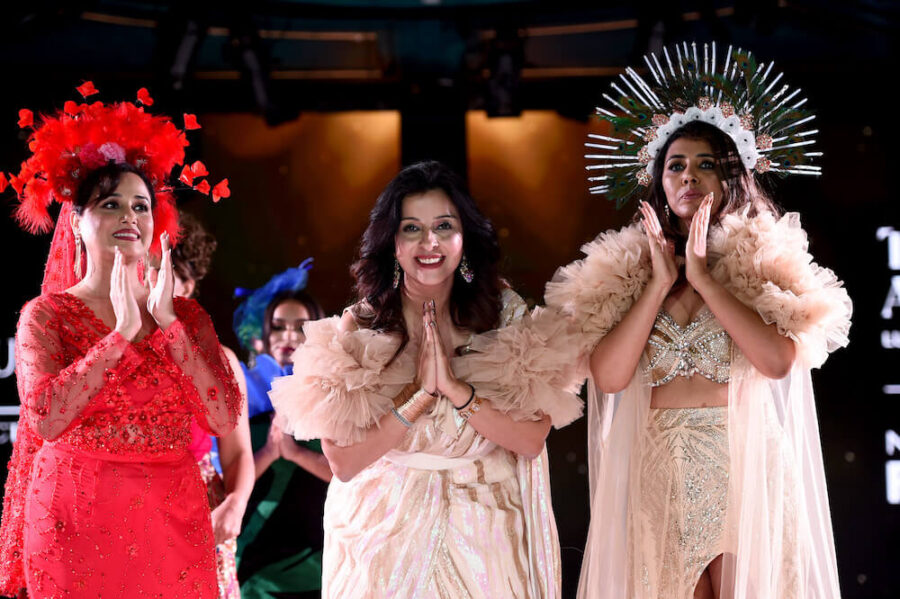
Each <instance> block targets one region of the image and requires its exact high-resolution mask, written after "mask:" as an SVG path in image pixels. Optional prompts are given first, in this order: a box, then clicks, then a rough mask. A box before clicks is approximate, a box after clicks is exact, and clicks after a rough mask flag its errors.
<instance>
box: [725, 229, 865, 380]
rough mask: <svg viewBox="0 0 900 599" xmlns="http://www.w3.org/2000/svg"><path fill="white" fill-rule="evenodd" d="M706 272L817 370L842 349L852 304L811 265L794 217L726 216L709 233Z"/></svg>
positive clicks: (829, 275)
mask: <svg viewBox="0 0 900 599" xmlns="http://www.w3.org/2000/svg"><path fill="white" fill-rule="evenodd" d="M709 247H710V256H711V261H712V262H714V264H713V266H712V268H711V269H710V273H711V274H712V276H713V277H714V278H715V279H716V280H718V281H719V282H721V283H722V284H723V285H724V286H725V287H727V288H728V289H729V291H731V292H732V293H733V294H734V295H735V296H736V297H737V298H738V299H739V300H741V301H742V302H743V303H744V304H746V305H748V306H750V307H752V308H753V309H754V310H756V311H757V312H758V313H759V315H760V316H761V317H762V319H763V320H764V321H765V322H766V323H767V324H773V323H774V324H775V325H776V326H777V327H778V332H779V333H781V334H782V335H785V336H787V337H790V338H791V339H793V340H794V341H795V342H796V344H797V350H798V351H797V357H798V359H799V360H800V363H801V364H803V365H805V366H807V367H812V368H817V367H819V366H821V365H822V363H823V362H825V359H826V358H827V357H828V353H829V352H832V351H834V350H835V349H837V348H838V347H843V346H846V345H847V342H848V337H847V335H848V333H849V330H850V316H851V315H852V313H853V304H852V302H851V301H850V297H849V296H848V295H847V290H846V289H844V287H843V283H842V282H841V281H840V280H839V279H838V278H837V277H836V276H835V274H834V273H833V272H832V271H831V270H829V269H827V268H824V267H822V266H819V265H818V264H816V263H815V262H813V258H812V256H811V255H810V253H809V251H808V248H809V242H808V240H807V236H806V232H805V231H804V230H803V229H802V228H801V226H800V215H799V214H797V213H795V212H791V213H787V214H785V215H784V216H782V217H781V218H776V217H775V216H774V215H772V214H769V213H763V214H760V215H758V216H755V217H748V216H746V214H730V215H727V216H725V217H724V218H723V219H722V222H721V226H720V227H716V228H715V229H713V230H712V231H711V233H710V242H709Z"/></svg>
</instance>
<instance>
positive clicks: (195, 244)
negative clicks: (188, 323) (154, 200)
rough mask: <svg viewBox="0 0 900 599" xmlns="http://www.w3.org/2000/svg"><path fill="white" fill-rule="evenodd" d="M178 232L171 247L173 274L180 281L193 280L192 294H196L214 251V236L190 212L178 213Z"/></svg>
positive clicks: (215, 244) (207, 270) (215, 243)
mask: <svg viewBox="0 0 900 599" xmlns="http://www.w3.org/2000/svg"><path fill="white" fill-rule="evenodd" d="M178 224H179V227H180V234H179V237H178V245H176V246H175V247H174V248H172V266H173V267H174V269H175V275H176V276H177V277H178V278H179V279H181V280H182V281H190V280H193V281H194V283H195V284H194V291H193V293H192V294H191V295H192V296H195V295H197V290H198V287H199V286H200V281H201V280H203V277H205V276H206V273H208V272H209V266H210V264H212V257H213V253H214V252H215V251H216V246H217V245H218V244H217V242H216V238H215V237H214V236H213V235H212V233H210V232H208V231H207V230H206V229H205V228H204V227H203V224H202V223H201V222H200V221H199V220H197V218H196V217H194V216H193V215H191V214H188V213H187V212H180V213H179V214H178Z"/></svg>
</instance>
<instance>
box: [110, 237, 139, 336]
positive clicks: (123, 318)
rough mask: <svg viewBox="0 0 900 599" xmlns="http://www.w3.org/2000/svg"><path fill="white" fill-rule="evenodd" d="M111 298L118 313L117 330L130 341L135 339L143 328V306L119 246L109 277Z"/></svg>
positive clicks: (116, 313)
mask: <svg viewBox="0 0 900 599" xmlns="http://www.w3.org/2000/svg"><path fill="white" fill-rule="evenodd" d="M109 300H110V302H111V303H112V308H113V314H115V315H116V327H115V331H116V332H118V333H119V334H120V335H122V337H124V338H125V339H127V340H128V341H133V340H134V338H135V337H136V336H137V334H138V332H139V331H140V330H141V308H140V306H139V305H138V302H137V299H136V298H135V297H134V290H133V289H132V288H131V285H130V284H129V282H128V269H126V268H125V259H124V258H123V257H122V251H121V250H120V249H119V248H118V247H117V248H116V257H115V260H114V261H113V268H112V275H111V276H110V279H109Z"/></svg>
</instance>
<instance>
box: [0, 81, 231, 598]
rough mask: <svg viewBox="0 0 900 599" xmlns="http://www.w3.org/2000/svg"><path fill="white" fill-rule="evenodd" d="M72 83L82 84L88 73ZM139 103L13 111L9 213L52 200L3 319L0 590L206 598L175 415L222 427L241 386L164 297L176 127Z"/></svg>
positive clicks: (185, 310) (198, 514) (186, 314)
mask: <svg viewBox="0 0 900 599" xmlns="http://www.w3.org/2000/svg"><path fill="white" fill-rule="evenodd" d="M79 91H81V93H82V95H84V96H85V97H87V96H90V95H93V94H95V93H96V90H95V89H94V88H93V85H92V84H90V82H88V83H86V84H84V85H83V86H81V87H80V88H79ZM138 101H139V103H140V104H142V106H139V105H136V104H133V103H130V102H122V103H116V104H110V105H104V104H103V103H101V102H94V103H92V104H76V103H75V102H67V103H66V107H65V109H64V111H61V112H60V113H59V114H57V115H54V116H45V117H43V118H42V120H41V122H40V123H39V124H35V123H34V122H33V121H32V118H33V117H32V115H31V113H30V112H28V111H22V113H20V116H21V117H22V118H21V119H20V125H21V126H24V127H31V128H32V129H33V133H32V135H31V138H30V143H29V149H30V150H31V152H32V155H31V157H30V158H28V159H27V160H26V161H25V162H24V163H23V166H22V169H21V171H20V172H19V173H18V174H17V175H14V176H12V177H10V179H11V181H12V186H13V188H14V189H15V191H16V192H17V194H18V196H19V200H20V203H19V206H18V210H17V217H18V219H19V221H20V223H22V224H23V225H24V226H25V227H26V228H27V229H29V230H31V231H41V230H46V229H48V228H49V227H50V226H51V225H52V219H51V217H50V215H49V212H48V207H49V205H50V204H51V202H53V201H56V202H58V203H59V204H60V205H61V209H60V213H59V216H58V217H57V220H56V227H55V232H54V235H53V241H52V244H51V247H50V253H49V256H48V259H47V265H46V269H45V271H44V282H43V285H42V288H41V295H40V296H38V297H36V298H35V299H33V300H31V301H30V302H28V304H26V305H25V307H24V308H23V309H22V314H21V317H20V319H19V324H18V328H17V332H16V378H17V382H18V388H19V397H20V400H21V402H22V419H21V422H20V427H19V435H18V438H17V440H16V446H15V448H14V452H13V458H12V460H11V462H10V472H9V477H8V479H7V484H6V494H5V497H4V509H3V523H2V528H0V592H3V593H4V594H7V593H8V594H21V593H23V592H25V589H27V594H28V596H30V597H62V596H80V597H159V596H166V597H184V598H188V597H190V598H196V597H208V598H213V597H216V575H215V553H214V542H213V531H212V527H211V525H210V516H209V505H208V503H207V498H206V488H205V486H204V484H203V481H202V480H201V478H200V473H199V471H198V469H197V465H196V463H195V462H194V460H193V458H192V457H191V455H190V454H189V453H188V450H187V448H188V444H189V443H190V441H191V434H190V423H191V420H192V419H193V418H196V419H197V422H198V423H200V425H201V426H203V427H204V428H205V429H206V430H207V431H208V432H210V433H212V434H218V435H221V434H224V433H226V432H227V431H229V430H230V429H232V428H233V427H234V425H235V423H236V421H237V417H238V413H239V411H240V407H241V399H240V394H239V391H238V389H237V386H236V384H235V381H234V377H233V376H232V373H231V369H230V368H229V366H228V363H227V360H226V359H225V356H224V355H223V353H222V350H221V348H220V346H219V343H218V340H217V338H216V334H215V331H214V330H213V328H212V323H211V322H210V319H209V317H208V316H207V315H206V313H205V312H204V311H203V310H202V309H201V308H200V306H199V305H198V304H197V303H196V302H194V301H192V300H187V299H182V298H174V297H173V289H174V272H173V267H172V258H171V250H170V247H171V245H172V244H174V242H175V241H176V237H177V231H178V227H177V213H176V211H175V207H174V198H173V197H172V196H171V194H170V190H169V189H168V188H167V187H166V181H167V177H168V175H169V173H170V172H171V171H172V169H173V168H174V167H175V166H176V165H180V164H181V163H183V161H184V148H185V146H187V140H186V138H185V134H184V132H183V131H181V130H180V129H178V128H177V127H176V126H175V125H174V124H173V123H172V121H171V120H169V119H168V118H166V117H162V116H153V115H150V114H149V113H147V112H146V111H145V109H144V107H145V106H149V105H150V104H152V99H151V98H150V97H149V95H148V94H147V93H146V90H141V92H139V94H138ZM186 120H190V119H187V117H186ZM221 189H222V187H220V190H221ZM148 253H151V254H156V256H157V257H160V255H161V267H160V269H159V271H155V270H153V271H151V270H147V269H146V268H145V266H146V264H147V258H148ZM144 277H146V280H144Z"/></svg>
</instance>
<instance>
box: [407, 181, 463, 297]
mask: <svg viewBox="0 0 900 599" xmlns="http://www.w3.org/2000/svg"><path fill="white" fill-rule="evenodd" d="M394 247H395V256H396V257H397V261H398V262H399V263H400V268H402V269H403V272H404V275H405V276H406V277H407V280H408V281H409V282H415V283H418V284H420V285H424V286H433V285H439V284H441V283H445V282H446V281H448V280H450V281H452V279H453V273H454V272H455V271H456V268H457V266H459V262H460V260H461V259H462V253H463V230H462V223H461V221H460V217H459V211H458V210H457V209H456V206H455V205H454V204H453V202H452V201H451V200H450V198H449V197H448V196H447V194H446V193H444V191H443V190H441V189H431V190H428V191H426V192H424V193H420V194H413V195H409V196H406V197H405V198H403V204H402V206H401V212H400V227H399V229H398V231H397V234H396V235H395V237H394Z"/></svg>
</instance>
